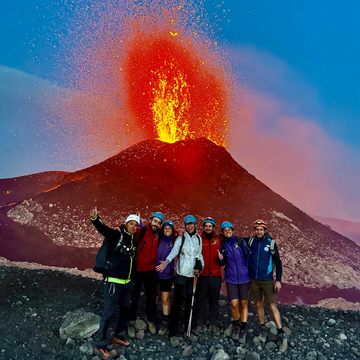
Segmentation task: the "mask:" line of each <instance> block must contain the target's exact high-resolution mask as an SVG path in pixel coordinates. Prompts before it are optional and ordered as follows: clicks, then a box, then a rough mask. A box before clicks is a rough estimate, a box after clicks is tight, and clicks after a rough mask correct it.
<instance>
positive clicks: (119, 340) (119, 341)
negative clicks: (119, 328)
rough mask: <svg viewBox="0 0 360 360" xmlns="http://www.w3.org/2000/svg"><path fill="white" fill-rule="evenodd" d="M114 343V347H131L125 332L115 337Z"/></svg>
mask: <svg viewBox="0 0 360 360" xmlns="http://www.w3.org/2000/svg"><path fill="white" fill-rule="evenodd" d="M111 341H112V343H113V345H114V346H116V347H117V346H130V341H129V339H128V338H127V336H126V334H125V332H123V333H121V334H118V335H115V336H114V337H113V338H112V339H111Z"/></svg>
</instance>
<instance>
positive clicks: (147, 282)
mask: <svg viewBox="0 0 360 360" xmlns="http://www.w3.org/2000/svg"><path fill="white" fill-rule="evenodd" d="M143 284H144V288H145V298H146V299H145V311H146V317H147V319H148V321H151V322H156V320H157V318H156V313H157V309H156V296H157V284H158V277H157V273H156V271H155V270H150V271H139V272H137V273H136V276H135V288H134V292H133V297H132V304H131V318H132V319H133V320H135V319H136V317H137V315H138V302H139V299H140V293H141V288H142V285H143Z"/></svg>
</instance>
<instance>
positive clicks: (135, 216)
mask: <svg viewBox="0 0 360 360" xmlns="http://www.w3.org/2000/svg"><path fill="white" fill-rule="evenodd" d="M131 220H134V221H136V222H137V224H138V225H140V217H139V216H137V215H135V214H130V215H129V216H128V217H127V218H126V220H125V224H127V223H128V222H129V221H131Z"/></svg>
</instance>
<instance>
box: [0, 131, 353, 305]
mask: <svg viewBox="0 0 360 360" xmlns="http://www.w3.org/2000/svg"><path fill="white" fill-rule="evenodd" d="M319 186H320V184H319ZM0 189H1V194H0V206H1V208H0V219H1V226H0V246H1V247H0V249H1V250H0V255H1V256H4V257H6V258H8V259H10V260H22V261H36V262H39V263H41V264H47V265H55V266H68V267H78V268H90V267H92V265H93V257H94V254H95V253H96V248H97V247H98V246H99V245H100V244H101V241H102V239H101V238H100V237H99V235H98V234H97V233H96V231H95V230H94V229H93V228H92V225H91V224H90V222H89V220H88V214H89V210H90V209H91V208H92V207H93V206H95V205H96V206H97V208H98V210H99V212H100V214H101V216H102V218H103V219H104V221H105V222H106V223H107V224H109V225H110V226H117V225H119V224H121V223H122V222H123V221H124V218H125V217H126V215H127V214H129V213H132V212H137V211H139V212H140V213H141V217H142V218H143V219H145V220H146V219H148V218H149V216H150V214H151V212H153V211H162V212H164V214H165V217H166V218H171V219H172V220H174V222H175V224H176V225H177V227H178V228H181V227H182V218H183V216H184V215H187V214H189V213H191V214H194V215H195V216H196V217H197V218H198V221H199V224H201V219H202V218H204V217H206V216H212V217H214V218H215V219H216V220H217V222H218V224H219V223H220V222H222V221H224V220H230V221H232V222H233V223H234V224H235V231H236V233H237V235H239V236H249V235H250V234H252V226H251V224H252V223H253V221H254V219H256V218H263V219H264V220H265V221H267V222H268V224H269V228H268V229H269V232H270V234H271V235H272V236H273V237H274V238H275V239H276V241H277V243H278V245H279V247H280V252H281V254H282V259H283V266H284V277H283V280H284V283H285V286H284V290H283V291H282V292H281V300H282V301H285V302H297V303H302V302H305V303H316V302H318V301H319V300H321V299H325V298H332V297H342V298H344V299H345V300H347V301H352V302H355V301H359V299H360V290H359V284H360V264H359V260H358V259H359V258H360V247H359V246H357V245H356V244H355V243H354V242H353V241H351V240H350V239H348V238H346V237H344V236H342V235H340V234H338V233H336V232H335V231H333V230H331V229H330V228H329V227H327V226H325V225H323V224H321V223H319V222H317V221H316V220H314V219H313V218H311V217H310V216H308V215H307V214H305V213H304V212H303V211H301V210H300V209H298V208H297V207H296V206H294V205H292V204H291V203H290V202H288V201H287V200H285V199H284V198H282V197H281V196H280V195H278V194H276V193H275V192H273V191H272V190H271V189H270V188H268V187H267V186H266V185H264V184H263V183H261V182H260V181H259V180H257V179H256V178H255V177H254V176H252V175H251V174H249V173H248V172H247V171H246V170H245V169H244V168H243V167H241V166H240V165H239V164H238V163H237V162H236V161H235V160H234V159H233V158H232V157H231V155H230V154H229V153H228V152H227V151H226V150H225V149H224V148H223V147H221V146H218V145H215V144H214V143H213V142H211V141H209V140H207V139H205V138H199V139H194V140H182V141H178V142H176V143H173V144H169V143H163V142H161V141H157V140H146V141H143V142H140V143H138V144H136V145H134V146H132V147H130V148H128V149H126V150H124V151H122V152H120V153H118V154H117V155H115V156H113V157H111V158H109V159H107V160H105V161H103V162H101V163H99V164H96V165H93V166H91V167H88V168H85V169H83V170H80V171H76V172H70V173H67V172H47V173H39V174H34V175H29V176H23V177H17V178H11V179H1V180H0ZM304 196H306V194H304Z"/></svg>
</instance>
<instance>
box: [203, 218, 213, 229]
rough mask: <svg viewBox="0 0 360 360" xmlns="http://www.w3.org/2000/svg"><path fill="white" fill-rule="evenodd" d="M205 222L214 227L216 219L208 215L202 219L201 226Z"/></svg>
mask: <svg viewBox="0 0 360 360" xmlns="http://www.w3.org/2000/svg"><path fill="white" fill-rule="evenodd" d="M206 223H210V224H212V225H214V227H215V226H216V221H215V219H214V218H212V217H210V216H208V217H206V218H205V219H204V221H203V226H204V225H205V224H206Z"/></svg>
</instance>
